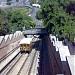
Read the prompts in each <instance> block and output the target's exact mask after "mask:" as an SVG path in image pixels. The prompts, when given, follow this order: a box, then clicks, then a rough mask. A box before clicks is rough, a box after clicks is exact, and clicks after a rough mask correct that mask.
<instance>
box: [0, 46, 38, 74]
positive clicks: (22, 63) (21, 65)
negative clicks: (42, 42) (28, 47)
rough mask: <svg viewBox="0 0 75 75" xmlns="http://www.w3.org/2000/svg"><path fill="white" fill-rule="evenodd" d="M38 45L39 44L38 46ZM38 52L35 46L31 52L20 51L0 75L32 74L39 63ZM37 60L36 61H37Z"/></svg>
mask: <svg viewBox="0 0 75 75" xmlns="http://www.w3.org/2000/svg"><path fill="white" fill-rule="evenodd" d="M37 47H38V46H37ZM38 55H39V54H38V52H37V51H36V49H35V48H33V49H32V51H31V53H29V54H28V53H22V54H21V53H19V54H18V55H17V56H16V57H15V58H14V59H13V60H12V61H11V63H9V64H8V65H7V66H6V67H5V68H4V69H3V70H2V71H1V72H0V75H31V74H32V70H31V69H32V68H33V70H34V69H35V68H34V65H35V64H36V63H37V62H36V61H37V58H38V57H39V56H38ZM35 62H36V63H35Z"/></svg>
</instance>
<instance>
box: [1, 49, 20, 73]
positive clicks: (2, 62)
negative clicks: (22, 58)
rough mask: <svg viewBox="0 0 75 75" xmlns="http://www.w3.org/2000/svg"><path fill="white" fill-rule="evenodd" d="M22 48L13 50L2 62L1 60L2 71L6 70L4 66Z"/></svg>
mask: <svg viewBox="0 0 75 75" xmlns="http://www.w3.org/2000/svg"><path fill="white" fill-rule="evenodd" d="M19 52H20V50H19V49H17V50H15V51H14V52H12V53H11V54H10V55H8V56H7V57H5V58H4V59H3V60H2V61H1V62H0V73H1V72H2V71H3V70H4V68H5V67H6V66H7V65H8V64H9V63H10V62H11V61H12V60H13V59H14V58H15V57H16V56H17V55H18V54H19Z"/></svg>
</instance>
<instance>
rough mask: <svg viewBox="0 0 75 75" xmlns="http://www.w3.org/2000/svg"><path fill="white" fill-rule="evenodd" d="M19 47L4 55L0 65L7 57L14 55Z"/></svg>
mask: <svg viewBox="0 0 75 75" xmlns="http://www.w3.org/2000/svg"><path fill="white" fill-rule="evenodd" d="M18 48H19V47H16V48H14V49H13V50H12V51H10V52H9V53H8V54H6V55H5V56H4V57H2V58H1V59H0V63H1V62H2V61H3V60H5V59H6V58H7V57H9V56H10V55H11V54H12V53H14V52H15V51H16V50H17V49H18Z"/></svg>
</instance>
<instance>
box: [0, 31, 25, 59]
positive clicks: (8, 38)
mask: <svg viewBox="0 0 75 75" xmlns="http://www.w3.org/2000/svg"><path fill="white" fill-rule="evenodd" d="M22 38H24V35H23V33H22V32H21V31H16V32H15V33H14V34H9V35H5V36H0V58H2V57H3V56H5V55H6V54H7V53H8V52H10V51H11V50H13V49H14V48H16V47H17V46H19V42H20V40H21V39H22Z"/></svg>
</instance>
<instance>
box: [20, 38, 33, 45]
mask: <svg viewBox="0 0 75 75" xmlns="http://www.w3.org/2000/svg"><path fill="white" fill-rule="evenodd" d="M31 41H32V38H24V39H22V40H21V41H20V44H30V42H31Z"/></svg>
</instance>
